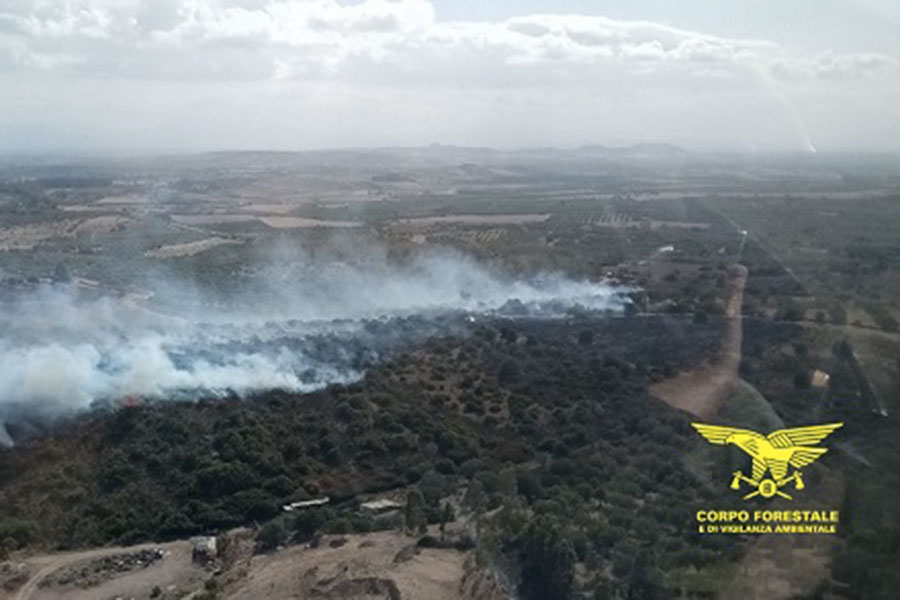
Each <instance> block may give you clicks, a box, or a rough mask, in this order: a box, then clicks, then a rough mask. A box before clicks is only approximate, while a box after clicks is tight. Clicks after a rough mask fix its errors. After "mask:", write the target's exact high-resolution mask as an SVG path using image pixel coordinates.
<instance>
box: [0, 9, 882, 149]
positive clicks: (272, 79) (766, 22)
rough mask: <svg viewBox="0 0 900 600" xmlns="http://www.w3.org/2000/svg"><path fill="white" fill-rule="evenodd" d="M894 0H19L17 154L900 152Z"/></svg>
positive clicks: (14, 31)
mask: <svg viewBox="0 0 900 600" xmlns="http://www.w3.org/2000/svg"><path fill="white" fill-rule="evenodd" d="M898 25H900V8H898V7H897V6H895V5H894V4H892V3H890V2H886V1H881V0H855V1H849V0H848V1H834V2H828V3H823V2H810V1H806V0H804V1H800V2H796V3H791V6H790V7H785V6H783V5H781V4H780V3H777V2H774V1H772V2H764V3H761V2H752V3H751V2H746V1H743V0H741V1H737V2H730V3H727V4H723V3H716V2H712V1H711V0H693V1H691V2H681V3H677V7H675V6H673V3H671V2H660V1H656V0H638V1H636V2H630V3H614V2H609V1H606V0H598V1H596V2H587V1H580V0H565V1H562V2H549V1H546V0H519V1H512V0H507V1H502V2H492V3H490V4H489V5H488V6H485V4H484V3H477V2H469V1H464V2H449V1H448V0H435V1H434V2H430V1H427V0H361V1H355V2H338V1H336V0H300V1H290V0H153V1H150V0H94V1H88V0H68V1H63V0H50V1H38V0H14V1H12V2H5V3H4V6H3V7H0V87H2V89H3V90H4V92H5V93H4V94H2V95H0V152H2V153H5V154H11V153H42V152H48V153H49V152H54V153H55V152H61V153H67V152H92V153H108V152H121V151H127V152H137V153H159V152H172V153H175V152H202V151H212V150H230V149H234V150H241V149H254V150H262V149H271V150H313V149H330V148H354V147H356V148H358V147H388V146H427V145H429V144H432V143H435V142H437V143H441V144H448V145H458V146H480V147H491V148H523V147H547V146H552V147H562V148H573V147H578V146H582V145H587V144H602V145H606V146H628V145H632V144H638V143H671V144H676V145H679V146H682V147H685V148H687V149H690V150H696V151H718V150H726V151H743V152H757V151H779V152H780V151H788V152H813V151H816V150H819V151H825V152H844V151H848V152H858V151H873V152H893V151H900V141H898V140H900V135H898V134H900V104H898V103H897V102H896V101H895V100H896V99H897V98H900V60H898V57H900V41H898V39H897V38H896V36H894V35H892V34H891V32H892V31H896V30H897V29H898Z"/></svg>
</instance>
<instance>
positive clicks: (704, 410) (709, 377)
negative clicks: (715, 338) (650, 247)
mask: <svg viewBox="0 0 900 600" xmlns="http://www.w3.org/2000/svg"><path fill="white" fill-rule="evenodd" d="M729 274H730V278H729V286H730V292H731V295H730V296H729V299H728V304H727V306H726V309H725V316H726V317H727V318H728V326H727V328H726V330H725V334H724V335H723V337H722V345H721V348H720V350H719V353H718V355H716V356H715V357H714V358H712V359H711V360H709V361H707V362H706V363H704V364H702V365H700V366H698V367H697V368H696V369H693V370H691V371H685V372H683V373H679V374H678V375H676V376H675V377H671V378H669V379H666V380H665V381H661V382H659V383H657V384H654V385H652V386H650V393H651V394H652V395H653V396H656V397H657V398H659V399H660V400H663V401H664V402H666V403H667V404H669V405H670V406H673V407H675V408H678V409H681V410H684V411H686V412H689V413H691V414H692V415H694V416H696V417H698V418H701V419H708V418H710V417H712V416H713V415H714V414H715V413H716V411H718V409H719V407H720V406H721V404H722V402H724V401H725V399H726V398H728V396H729V395H731V391H732V389H733V388H734V384H735V382H736V381H737V374H738V366H739V364H740V361H741V342H742V339H743V320H742V318H741V305H742V304H743V301H744V286H745V285H746V283H747V269H746V267H743V266H741V265H736V266H734V267H732V268H731V271H730V272H729Z"/></svg>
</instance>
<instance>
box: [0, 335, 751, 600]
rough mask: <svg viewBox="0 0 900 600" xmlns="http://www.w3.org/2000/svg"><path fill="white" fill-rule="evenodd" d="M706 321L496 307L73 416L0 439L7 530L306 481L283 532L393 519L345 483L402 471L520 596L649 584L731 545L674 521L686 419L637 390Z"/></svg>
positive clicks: (172, 526) (39, 528)
mask: <svg viewBox="0 0 900 600" xmlns="http://www.w3.org/2000/svg"><path fill="white" fill-rule="evenodd" d="M664 326H665V327H668V328H669V329H670V330H671V329H672V328H673V327H677V328H678V329H679V330H680V331H681V332H682V334H681V335H680V336H677V335H671V336H668V337H667V340H668V344H669V345H661V344H659V343H657V340H656V339H655V337H654V336H653V335H652V334H653V332H654V331H656V330H658V329H659V328H660V327H664ZM717 328H718V324H717V323H715V322H710V323H706V324H703V325H697V324H692V323H691V322H690V320H681V321H676V320H674V319H673V318H666V319H665V323H664V322H663V321H661V320H660V319H658V318H657V319H654V318H634V319H628V318H625V319H611V320H602V319H600V320H596V319H588V318H584V319H582V320H572V321H567V322H560V323H548V322H539V321H535V322H529V321H501V322H497V323H495V324H486V325H484V326H481V327H480V328H478V330H477V331H476V332H475V335H474V336H472V337H470V338H468V339H451V338H447V339H439V340H434V341H432V342H430V343H429V344H427V345H426V347H425V348H423V349H421V350H420V351H417V352H416V353H415V354H412V355H407V356H403V357H399V358H397V359H396V360H393V361H391V362H388V363H385V364H383V365H381V366H379V367H377V368H375V369H373V370H372V371H371V372H369V374H368V375H367V376H366V377H365V379H364V380H363V381H361V382H359V383H357V384H353V385H350V386H346V387H332V388H329V389H326V390H322V391H320V392H316V393H313V394H308V395H304V396H298V395H294V394H289V393H285V392H277V391H273V392H271V393H268V394H264V395H261V396H259V397H257V398H254V399H252V400H249V401H240V400H212V401H203V402H198V403H169V404H165V403H163V404H156V405H148V406H143V407H137V408H126V409H122V410H119V411H117V412H114V413H111V414H101V415H94V416H92V417H88V418H84V419H83V420H82V421H81V422H80V423H78V424H77V425H76V426H74V427H72V428H69V429H68V430H67V431H65V432H61V433H59V434H57V437H56V438H55V439H53V440H52V442H48V441H47V440H45V441H44V442H42V443H40V444H36V445H35V446H34V447H32V448H28V447H25V448H22V449H19V450H17V451H15V452H7V453H4V454H2V455H0V489H2V490H3V491H2V500H3V503H4V506H6V507H8V508H7V510H5V511H4V512H5V520H4V523H5V524H6V525H4V527H6V530H5V535H6V536H7V537H8V538H9V539H8V540H7V543H8V544H13V545H19V544H24V543H31V544H35V543H43V544H50V545H54V546H57V547H63V548H65V547H74V546H84V545H94V544H102V543H108V542H113V541H115V542H121V543H124V542H134V541H138V540H143V539H163V538H173V537H180V536H187V535H191V534H196V533H200V532H210V531H221V530H223V529H226V528H229V527H232V526H235V525H239V524H243V523H248V522H253V521H257V522H260V521H265V520H268V519H270V518H272V517H274V516H276V515H277V514H278V513H279V512H280V505H281V504H282V503H285V502H287V501H295V500H300V499H305V498H310V497H314V496H319V495H322V494H325V495H328V496H329V497H330V498H331V499H332V506H331V507H329V508H327V509H325V510H321V511H312V512H310V513H309V514H310V515H317V516H315V517H306V519H307V520H302V519H301V520H298V521H297V522H294V523H292V524H290V526H292V527H294V528H295V529H296V531H297V532H298V535H299V536H300V537H308V536H309V535H310V534H311V533H312V532H313V531H315V530H320V529H324V530H326V531H335V532H340V531H344V532H346V531H353V530H359V531H365V530H369V529H372V528H377V527H391V526H394V523H379V522H377V521H376V520H373V519H371V518H366V517H361V516H360V515H359V514H358V513H357V512H356V511H355V510H354V508H355V506H356V501H357V500H358V497H359V495H360V494H364V493H371V492H375V491H380V490H391V489H396V488H405V487H407V486H414V487H415V488H416V489H418V490H420V492H421V494H422V497H423V500H424V503H423V507H424V508H423V511H424V513H425V518H426V519H427V520H429V521H431V522H438V521H439V520H440V519H441V512H442V509H444V507H443V506H442V505H441V499H442V498H445V497H447V496H448V495H450V494H452V493H453V492H455V491H456V490H457V489H459V488H460V487H463V488H468V489H469V492H468V493H467V498H466V500H465V505H466V507H467V510H470V511H472V512H473V513H475V514H477V515H479V517H478V519H479V520H480V522H481V523H482V526H483V535H482V537H483V548H484V552H485V557H486V559H487V560H491V561H494V562H496V563H497V564H503V565H509V566H510V567H509V568H511V569H514V570H516V571H517V572H518V571H521V574H522V585H523V593H524V594H525V595H526V596H528V597H532V598H538V597H541V598H549V597H564V596H562V595H557V596H553V595H552V594H551V595H545V594H550V592H548V591H547V590H548V589H549V588H547V587H546V586H552V587H553V588H554V589H559V590H561V589H563V588H565V587H566V586H575V585H578V586H582V587H588V588H590V589H593V588H597V589H601V588H602V589H615V588H617V587H618V588H622V589H628V586H629V585H642V586H647V585H651V586H661V585H662V580H661V575H660V574H661V572H662V571H663V570H666V569H671V568H676V567H687V566H695V567H701V566H703V565H705V564H709V563H711V562H715V561H720V560H722V559H723V558H727V556H724V557H723V553H725V554H726V555H728V556H734V553H735V552H739V548H738V547H736V546H734V545H731V544H728V545H726V544H724V543H722V541H721V540H718V541H717V540H716V539H715V538H711V537H707V538H696V537H694V536H693V535H692V534H691V530H692V527H691V524H692V511H693V508H694V507H695V506H696V505H697V503H698V502H699V501H700V499H701V498H702V497H703V495H704V494H705V493H706V492H704V489H705V488H704V487H703V486H701V485H698V483H697V481H696V480H695V479H694V478H693V476H691V475H690V474H689V473H688V472H687V471H685V469H684V467H683V466H682V461H681V458H680V456H681V452H682V449H683V448H684V447H685V445H686V444H688V443H689V440H691V439H692V438H691V437H690V436H691V435H692V433H691V430H690V428H689V427H688V419H687V417H686V416H684V415H682V414H680V413H678V412H676V411H674V410H672V409H670V408H668V407H667V406H665V405H663V404H661V403H660V402H658V401H656V400H653V399H651V398H649V397H648V396H647V393H646V385H647V383H648V382H649V381H650V380H651V379H655V378H659V377H661V376H662V374H663V373H664V372H670V371H672V370H673V369H676V368H679V367H683V366H685V365H687V364H689V363H690V362H692V361H696V360H698V359H699V358H700V356H702V355H703V354H705V353H708V352H710V351H712V350H714V349H715V348H716V343H717V342H716V340H717V338H718V335H717ZM636 332H643V334H644V335H636ZM626 336H627V337H628V339H629V340H630V341H628V342H627V343H626V341H625V337H626ZM497 509H500V510H499V512H498V511H497ZM482 515H488V516H482ZM309 519H313V522H308V520H309ZM266 535H267V536H272V537H270V538H269V539H279V537H278V532H277V531H276V532H274V533H273V532H272V531H267V534H266ZM638 557H640V564H638V562H637V558H638ZM548 561H549V562H548ZM553 561H556V562H553ZM559 561H562V562H563V563H566V564H568V563H569V562H572V561H577V562H579V563H583V564H584V565H586V568H587V573H588V575H587V576H585V577H582V578H581V580H579V581H577V582H576V581H575V580H573V579H572V578H571V577H569V575H565V574H566V573H570V571H571V569H569V567H566V569H563V570H558V569H555V568H554V569H553V573H549V572H547V571H546V566H547V565H550V564H557V563H558V562H559ZM571 572H574V571H571ZM604 573H611V575H605V574H604ZM563 576H564V578H565V579H567V580H568V581H557V579H559V578H560V577H563ZM548 577H549V579H548ZM636 577H638V578H639V579H640V582H635V581H632V580H634V579H635V578H636ZM556 593H557V592H553V594H556ZM559 594H562V592H559Z"/></svg>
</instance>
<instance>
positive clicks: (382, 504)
mask: <svg viewBox="0 0 900 600" xmlns="http://www.w3.org/2000/svg"><path fill="white" fill-rule="evenodd" d="M405 506H406V504H405V503H404V502H398V501H397V500H391V499H390V498H378V499H376V500H370V501H368V502H363V503H362V504H360V505H359V510H360V512H362V513H363V514H364V515H369V516H371V517H374V516H377V515H382V514H385V513H389V512H391V511H395V510H401V509H402V508H404V507H405Z"/></svg>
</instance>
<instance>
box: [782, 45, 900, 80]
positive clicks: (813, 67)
mask: <svg viewBox="0 0 900 600" xmlns="http://www.w3.org/2000/svg"><path fill="white" fill-rule="evenodd" d="M897 66H898V61H897V59H895V58H892V57H890V56H887V55H884V54H879V53H875V52H867V53H851V54H835V53H834V52H823V53H822V54H820V55H819V56H817V57H815V58H812V59H806V60H804V59H794V58H786V59H780V60H777V61H775V62H774V63H773V64H772V73H773V75H775V77H778V78H779V79H784V80H794V81H797V80H804V79H806V80H809V79H824V80H828V79H831V80H855V79H861V78H864V77H870V76H873V75H875V74H877V72H879V71H882V70H885V69H887V68H888V67H897Z"/></svg>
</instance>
